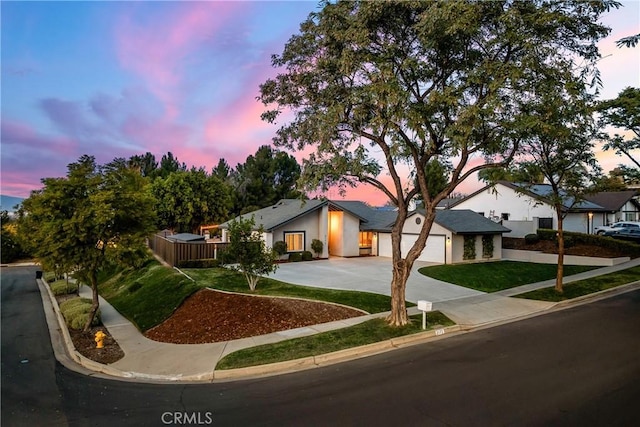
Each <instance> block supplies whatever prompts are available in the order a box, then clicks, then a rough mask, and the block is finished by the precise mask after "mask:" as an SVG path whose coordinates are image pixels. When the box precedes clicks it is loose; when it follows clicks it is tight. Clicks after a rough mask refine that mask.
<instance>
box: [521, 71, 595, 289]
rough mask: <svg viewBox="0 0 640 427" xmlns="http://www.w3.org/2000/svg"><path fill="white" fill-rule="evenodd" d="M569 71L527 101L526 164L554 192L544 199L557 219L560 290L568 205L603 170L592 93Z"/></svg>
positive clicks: (579, 198)
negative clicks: (598, 158) (596, 149)
mask: <svg viewBox="0 0 640 427" xmlns="http://www.w3.org/2000/svg"><path fill="white" fill-rule="evenodd" d="M562 76H569V77H568V78H569V81H563V80H562ZM570 76H571V75H570V73H559V75H558V76H555V77H554V78H551V79H545V80H543V81H542V82H541V84H540V92H538V93H537V94H536V95H537V96H536V100H535V102H532V103H531V104H530V105H529V107H528V112H529V116H528V117H526V118H525V121H526V124H525V126H526V128H527V129H528V131H529V136H528V138H527V140H526V144H524V147H525V151H524V154H523V158H524V162H523V163H522V165H524V166H525V167H527V166H528V167H527V168H529V169H535V170H539V171H540V172H541V173H542V174H543V176H544V178H545V180H546V181H547V182H548V183H549V184H550V188H551V192H550V193H549V194H546V195H545V198H546V199H547V200H548V201H549V202H550V204H551V205H552V206H553V208H554V210H555V214H556V217H557V219H558V233H557V238H558V270H557V275H556V285H555V289H556V291H557V292H559V293H562V291H563V286H562V280H563V276H564V273H563V271H564V254H565V244H564V243H565V241H564V228H563V223H564V218H565V217H566V215H567V213H568V212H569V210H570V209H572V208H574V207H577V206H579V205H580V203H581V202H583V201H584V200H585V195H586V194H587V193H588V192H589V189H588V179H587V178H588V177H589V175H590V174H589V172H590V171H594V172H599V168H598V166H597V163H596V159H595V155H594V153H593V147H594V141H595V136H596V127H595V123H594V120H593V116H592V111H593V107H592V98H593V97H592V96H591V95H589V94H588V92H587V91H586V90H585V89H586V88H585V87H584V84H583V83H581V82H579V81H575V80H574V79H573V78H571V77H570ZM529 165H530V166H529ZM592 175H594V174H592ZM526 187H527V186H524V188H526Z"/></svg>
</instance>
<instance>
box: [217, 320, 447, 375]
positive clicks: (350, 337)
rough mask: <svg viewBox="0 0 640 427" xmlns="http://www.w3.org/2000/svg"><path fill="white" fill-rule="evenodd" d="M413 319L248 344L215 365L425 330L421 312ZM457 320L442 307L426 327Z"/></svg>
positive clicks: (294, 355) (279, 358)
mask: <svg viewBox="0 0 640 427" xmlns="http://www.w3.org/2000/svg"><path fill="white" fill-rule="evenodd" d="M410 321H411V322H410V323H409V324H408V325H406V326H403V327H399V328H398V327H393V326H389V324H387V322H386V321H385V320H384V319H372V320H367V321H366V322H363V323H360V324H358V325H354V326H350V327H347V328H342V329H337V330H334V331H329V332H322V333H319V334H316V335H311V336H308V337H300V338H294V339H291V340H287V341H281V342H278V343H274V344H265V345H260V346H257V347H251V348H246V349H243V350H239V351H236V352H234V353H231V354H228V355H227V356H225V357H223V358H222V359H221V360H220V361H219V362H218V364H217V365H216V369H235V368H246V367H249V366H257V365H264V364H268V363H276V362H284V361H286V360H295V359H301V358H303V357H309V356H317V355H321V354H326V353H331V352H333V351H338V350H344V349H347V348H353V347H358V346H362V345H366V344H372V343H375V342H380V341H386V340H389V339H392V338H396V337H400V336H404V335H410V334H415V333H418V332H423V330H422V314H418V315H415V316H411V317H410ZM454 324H455V323H454V322H453V321H451V320H450V319H449V318H448V317H447V316H445V315H444V314H442V313H440V312H439V311H433V312H430V313H429V314H428V315H427V330H431V329H435V328H442V327H445V326H451V325H454Z"/></svg>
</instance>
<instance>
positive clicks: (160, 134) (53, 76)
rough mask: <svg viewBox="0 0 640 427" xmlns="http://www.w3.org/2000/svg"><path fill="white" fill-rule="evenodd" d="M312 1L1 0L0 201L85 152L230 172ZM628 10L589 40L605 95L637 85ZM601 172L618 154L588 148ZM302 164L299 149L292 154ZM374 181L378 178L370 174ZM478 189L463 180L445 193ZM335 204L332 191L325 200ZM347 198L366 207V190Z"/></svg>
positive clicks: (263, 131) (264, 130) (264, 132)
mask: <svg viewBox="0 0 640 427" xmlns="http://www.w3.org/2000/svg"><path fill="white" fill-rule="evenodd" d="M316 7H317V4H316V3H315V2H82V3H73V2H71V3H64V2H63V3H59V2H8V3H7V2H4V3H3V10H2V27H1V30H2V40H3V54H2V61H3V63H2V88H3V92H2V151H1V154H2V181H1V185H2V188H1V189H0V191H1V192H2V194H6V195H13V196H19V197H26V196H28V195H29V192H30V191H31V190H32V189H36V188H39V187H40V179H41V178H42V177H50V176H63V175H65V174H66V165H67V164H68V163H70V162H73V161H75V160H77V158H78V157H80V156H81V155H83V154H90V155H94V156H96V158H97V160H98V161H99V162H101V163H104V162H108V161H110V160H112V159H113V158H114V157H130V156H132V155H134V154H143V153H145V152H147V151H150V152H152V153H153V154H154V155H155V156H156V158H157V159H160V157H162V155H163V154H165V153H166V152H168V151H171V152H173V153H174V154H175V155H176V156H177V157H178V159H179V160H180V161H182V162H185V163H187V165H189V166H192V165H193V166H196V167H200V166H203V167H205V168H206V169H208V170H210V169H211V168H212V167H214V166H215V165H216V164H217V163H218V160H219V159H220V158H224V159H225V160H227V162H228V163H229V164H230V165H231V166H234V167H235V166H236V164H237V163H240V162H244V161H245V159H246V158H247V156H249V155H252V154H254V153H255V151H256V150H257V148H258V147H259V146H261V145H265V144H270V142H271V138H272V136H273V135H274V133H275V131H276V129H277V127H276V126H273V125H270V124H267V123H265V122H262V121H261V120H260V114H261V113H262V112H263V111H264V108H263V106H262V105H261V104H260V103H259V102H258V101H256V96H257V95H258V92H259V89H258V85H259V84H260V83H262V82H264V81H265V80H266V79H267V78H269V77H272V76H274V75H275V70H273V68H272V67H271V65H270V57H271V55H272V54H274V53H280V52H281V51H282V48H283V46H284V43H285V42H286V40H287V39H288V38H289V37H290V36H291V35H292V34H294V33H296V32H297V30H298V25H299V23H300V22H301V21H302V20H303V19H304V18H305V17H306V16H307V14H308V13H309V12H312V11H314V10H315V9H316ZM639 16H640V3H637V2H625V8H624V9H623V10H620V11H615V12H613V13H612V14H611V16H610V17H608V18H607V21H606V23H607V24H608V25H611V26H613V27H614V31H613V33H612V35H611V36H610V37H608V38H607V39H606V40H604V41H602V42H601V44H600V46H601V49H602V54H603V56H605V58H604V59H603V60H602V61H601V62H600V69H601V72H602V79H603V82H604V88H603V92H602V97H603V98H613V97H615V96H616V95H617V93H618V92H619V91H620V90H622V89H623V88H624V87H625V86H630V85H632V86H637V85H638V82H639V81H640V60H639V59H638V57H639V55H638V49H639V48H636V49H618V48H616V47H615V43H614V42H615V40H617V39H619V38H620V37H623V36H625V35H630V34H633V33H637V31H638V28H640V18H638V17H639ZM597 156H598V159H599V160H600V162H601V165H602V166H603V168H604V169H605V170H610V169H611V168H613V167H615V166H616V165H617V164H618V163H621V162H623V161H624V159H623V158H621V157H617V156H615V155H613V153H611V152H607V153H600V152H598V153H597ZM296 157H298V158H300V154H296ZM382 179H383V180H384V179H387V178H385V177H382ZM479 187H480V184H479V183H478V182H477V181H475V180H473V179H472V180H470V181H469V182H467V183H464V184H463V185H461V186H460V187H459V188H458V189H457V191H459V192H462V193H469V192H472V191H474V190H475V189H477V188H479ZM328 196H330V197H335V198H338V193H337V191H335V192H331V193H330V194H328ZM346 198H348V199H359V200H365V201H368V202H370V203H372V204H374V205H381V204H384V203H385V202H386V197H385V196H384V195H383V194H382V193H381V192H379V191H378V190H375V189H372V188H370V187H366V186H363V187H359V188H357V189H350V190H348V191H347V196H346Z"/></svg>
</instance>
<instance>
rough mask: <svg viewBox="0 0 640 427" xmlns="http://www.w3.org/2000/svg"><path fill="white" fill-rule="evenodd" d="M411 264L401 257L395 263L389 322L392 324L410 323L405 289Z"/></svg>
mask: <svg viewBox="0 0 640 427" xmlns="http://www.w3.org/2000/svg"><path fill="white" fill-rule="evenodd" d="M410 270H411V266H409V265H408V263H407V262H406V260H404V259H399V260H397V261H394V263H393V278H392V279H391V314H390V315H389V316H387V322H389V324H390V325H392V326H404V325H406V324H407V323H409V316H408V315H407V306H406V303H405V289H406V286H407V279H408V278H409V273H410Z"/></svg>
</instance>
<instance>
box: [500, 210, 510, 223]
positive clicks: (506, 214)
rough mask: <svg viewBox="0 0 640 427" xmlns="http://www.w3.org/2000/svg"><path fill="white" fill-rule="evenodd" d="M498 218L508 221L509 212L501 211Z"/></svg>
mask: <svg viewBox="0 0 640 427" xmlns="http://www.w3.org/2000/svg"><path fill="white" fill-rule="evenodd" d="M500 219H502V220H504V221H509V214H508V213H504V212H503V213H501V214H500Z"/></svg>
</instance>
